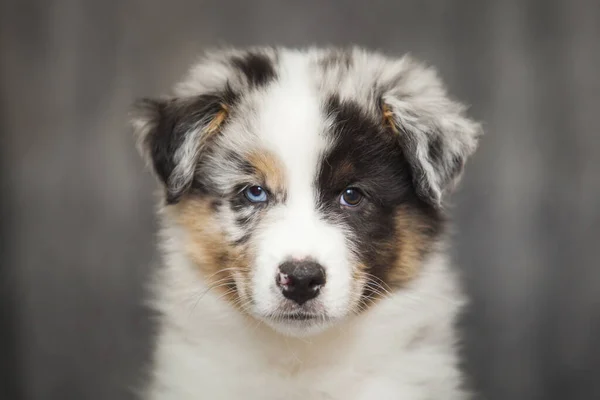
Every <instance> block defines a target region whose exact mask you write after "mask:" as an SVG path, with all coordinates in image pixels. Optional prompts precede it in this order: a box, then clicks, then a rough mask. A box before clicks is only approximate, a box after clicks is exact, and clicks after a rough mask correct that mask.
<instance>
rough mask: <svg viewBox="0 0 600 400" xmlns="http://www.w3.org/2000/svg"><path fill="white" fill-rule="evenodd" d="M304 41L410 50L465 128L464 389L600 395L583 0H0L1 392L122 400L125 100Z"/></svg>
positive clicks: (130, 266)
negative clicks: (221, 53)
mask: <svg viewBox="0 0 600 400" xmlns="http://www.w3.org/2000/svg"><path fill="white" fill-rule="evenodd" d="M313 43H316V44H348V43H356V44H360V45H365V46H368V47H371V48H379V49H383V50H385V51H386V52H389V53H391V54H401V53H404V52H406V51H410V52H412V53H413V54H414V55H415V56H418V57H419V58H422V59H424V60H426V61H428V62H430V63H433V64H435V65H436V66H438V67H439V69H440V71H441V73H442V75H443V77H444V78H445V79H446V81H447V82H448V84H449V86H450V89H451V91H452V92H453V93H454V94H455V95H456V96H457V97H459V98H460V99H462V100H464V101H466V102H468V103H470V104H471V105H472V107H471V114H472V115H473V116H474V117H476V118H478V119H480V120H483V121H484V122H485V126H486V131H487V136H486V137H485V138H484V139H483V142H482V145H481V148H480V151H479V153H477V155H476V156H475V157H474V159H473V160H472V162H471V163H470V165H469V166H468V168H467V174H466V177H465V180H464V181H463V185H462V190H461V191H460V192H459V193H458V194H457V196H456V197H455V203H456V207H455V211H456V225H457V226H456V228H457V234H456V238H455V239H456V247H455V249H456V251H455V256H456V260H457V264H458V266H459V268H461V270H462V271H463V272H464V276H465V282H466V285H467V288H468V291H469V293H470V295H471V296H472V298H473V307H472V309H471V311H470V312H469V313H468V314H467V316H466V318H465V321H464V326H465V328H464V329H465V345H466V346H465V354H466V360H467V364H466V365H467V370H468V371H469V372H470V374H471V375H472V376H473V384H474V386H475V388H477V389H478V390H479V391H480V392H481V398H482V399H498V400H506V399H510V400H520V399H523V400H525V399H527V400H530V399H544V400H553V399H593V398H600V382H599V381H598V380H597V379H598V375H600V345H598V338H600V265H599V264H600V262H599V261H598V256H597V254H596V253H597V249H598V246H600V210H599V209H600V204H599V203H600V200H599V199H600V177H599V176H598V175H599V173H600V132H599V128H598V124H597V122H596V121H597V115H598V113H599V112H600V72H599V71H600V5H599V3H598V1H597V0H589V1H562V2H561V1H551V0H504V1H492V0H471V1H466V0H465V1H461V0H449V1H429V0H427V1H423V0H407V1H392V0H390V1H379V0H370V1H361V0H354V1H346V2H342V1H339V2H331V1H322V0H305V1H303V2H294V3H292V2H283V1H275V0H272V1H268V0H262V1H245V0H238V1H197V0H189V1H179V2H177V1H171V2H165V1H149V0H148V1H143V0H137V1H135V0H123V1H91V0H90V1H66V0H65V1H49V0H38V1H35V0H21V1H18V0H13V1H2V2H0V51H1V52H0V55H1V58H0V129H1V133H2V136H1V142H0V152H1V153H0V154H1V155H2V163H1V166H2V167H3V168H2V169H1V170H0V174H2V175H1V177H2V181H1V183H2V186H1V187H2V192H1V198H0V205H1V206H2V213H1V214H0V215H1V216H2V220H1V221H0V223H1V224H2V225H1V228H2V231H1V232H0V233H2V235H0V238H1V239H2V243H1V246H2V248H0V257H2V259H0V265H1V266H2V267H3V269H2V271H0V272H1V273H2V276H1V278H2V280H1V281H0V283H1V286H0V289H1V291H0V294H1V295H2V297H3V298H2V303H1V305H2V307H1V309H0V318H1V320H0V323H2V324H3V326H2V329H1V330H0V332H2V335H0V336H1V337H0V347H1V348H0V353H1V354H2V356H0V363H2V364H0V367H2V369H0V371H3V373H2V374H3V378H7V379H4V382H6V383H7V385H6V390H9V389H10V388H11V387H12V389H13V391H12V392H10V393H11V394H8V393H9V392H4V393H7V394H6V395H4V394H3V392H2V391H0V397H1V398H2V399H5V398H6V399H17V398H19V396H18V395H17V394H18V392H20V393H21V394H22V395H23V398H24V399H26V400H64V399H90V400H100V399H111V400H118V399H128V398H131V394H130V393H129V390H128V387H130V386H131V385H132V384H134V383H135V382H136V376H138V372H139V368H140V366H141V364H142V363H143V362H144V360H145V359H146V358H147V356H148V346H149V343H150V342H149V330H150V327H151V324H150V323H149V322H148V319H147V317H148V315H147V312H145V311H144V309H143V307H142V306H141V305H140V299H141V295H142V282H143V281H144V279H145V277H146V276H147V273H148V271H149V265H150V262H151V261H152V260H153V259H154V258H155V256H154V253H153V243H154V233H153V232H154V228H155V224H154V220H153V217H152V203H153V199H152V195H151V193H152V191H153V188H154V182H153V180H152V178H151V177H150V176H149V174H147V173H146V172H144V171H143V169H142V162H141V161H140V160H139V158H138V156H137V155H136V153H135V151H134V148H133V140H132V139H131V137H130V133H129V130H128V128H127V126H126V115H125V114H126V109H127V107H128V105H129V103H130V102H131V101H132V99H133V98H134V97H136V96H140V95H156V94H159V93H163V92H165V91H166V90H167V89H168V87H169V85H170V84H171V83H173V82H174V81H175V80H176V79H178V78H179V77H180V76H181V74H182V73H183V72H184V71H185V69H186V68H187V66H188V65H189V63H190V62H192V60H193V59H194V58H195V57H196V56H197V54H198V52H199V51H201V50H202V49H204V48H206V47H209V46H214V45H217V44H233V45H239V46H243V45H251V44H283V45H307V44H313ZM9 323H10V324H9ZM4 387H5V386H4V385H2V386H0V390H3V389H4Z"/></svg>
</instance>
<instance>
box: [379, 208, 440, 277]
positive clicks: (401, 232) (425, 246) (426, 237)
mask: <svg viewBox="0 0 600 400" xmlns="http://www.w3.org/2000/svg"><path fill="white" fill-rule="evenodd" d="M395 222H396V235H397V239H396V240H397V241H398V247H397V259H396V263H395V265H394V267H393V268H392V269H391V270H390V277H389V281H390V282H393V283H395V284H403V283H405V282H408V281H410V280H411V279H413V278H415V277H416V275H417V274H418V273H419V270H420V267H421V263H422V262H423V257H424V256H425V254H426V253H427V252H428V251H429V250H430V249H431V247H432V244H433V241H434V240H435V238H434V237H432V236H433V235H432V233H433V232H432V227H431V225H430V224H429V223H428V220H427V218H426V217H425V216H423V215H421V214H420V213H418V212H416V211H414V210H411V209H409V208H408V207H401V208H400V209H399V210H398V211H397V212H396V216H395Z"/></svg>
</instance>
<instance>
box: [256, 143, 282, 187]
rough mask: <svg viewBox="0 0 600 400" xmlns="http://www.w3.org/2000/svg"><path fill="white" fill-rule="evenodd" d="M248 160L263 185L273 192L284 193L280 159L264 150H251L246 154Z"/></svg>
mask: <svg viewBox="0 0 600 400" xmlns="http://www.w3.org/2000/svg"><path fill="white" fill-rule="evenodd" d="M247 160H248V162H249V163H250V164H251V165H252V166H253V167H254V168H255V169H256V171H258V173H259V174H260V178H261V179H262V180H264V183H265V186H266V187H267V188H268V189H269V190H271V191H272V192H274V193H277V194H283V193H285V171H284V165H283V163H282V162H281V160H280V159H279V158H278V157H277V156H276V155H274V154H273V153H271V152H269V151H265V150H260V151H258V150H257V151H253V152H251V153H250V154H249V155H248V156H247Z"/></svg>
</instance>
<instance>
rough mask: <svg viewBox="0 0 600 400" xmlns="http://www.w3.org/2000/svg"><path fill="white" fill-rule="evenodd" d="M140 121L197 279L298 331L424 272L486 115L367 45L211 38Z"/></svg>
mask: <svg viewBox="0 0 600 400" xmlns="http://www.w3.org/2000/svg"><path fill="white" fill-rule="evenodd" d="M134 122H135V126H136V128H137V132H138V135H139V137H140V143H141V147H142V150H143V152H144V153H145V154H146V156H147V158H148V160H150V161H151V163H152V164H153V166H154V170H155V172H156V173H157V175H158V177H159V178H160V179H161V181H162V182H163V184H164V186H165V193H166V203H167V204H166V216H167V218H168V223H171V224H175V225H176V226H177V227H178V228H180V229H181V231H182V232H183V233H184V234H183V235H182V238H183V239H181V240H184V242H185V243H184V248H185V249H186V250H185V251H186V255H187V256H188V257H189V259H190V260H191V261H192V264H193V265H194V266H195V268H196V269H197V271H198V279H199V281H201V282H203V284H204V285H209V287H211V288H213V289H214V290H215V291H220V293H221V294H220V297H221V298H222V299H223V300H224V301H229V302H230V303H231V304H232V305H233V306H234V307H237V308H238V309H239V310H241V311H242V312H245V313H248V314H250V315H252V316H254V317H256V318H258V319H260V320H262V321H264V322H266V323H267V324H269V325H270V326H272V327H273V328H275V329H276V330H278V331H281V332H283V333H286V334H291V335H303V334H310V333H314V332H318V331H320V330H322V329H324V328H325V327H327V326H329V325H330V324H332V323H335V322H336V321H339V320H341V319H343V318H345V317H347V316H349V315H352V314H356V313H360V312H363V311H364V310H366V309H367V308H368V307H370V306H371V305H372V304H374V303H375V302H376V300H377V299H378V298H380V297H385V296H388V295H390V294H391V292H393V291H395V290H402V286H403V285H405V284H406V283H407V282H408V281H410V279H411V278H413V277H414V276H415V275H416V274H418V273H419V269H420V264H421V262H422V259H423V257H424V256H425V255H426V254H427V253H428V252H429V251H430V249H431V248H432V246H433V244H434V243H435V241H436V239H437V236H438V234H439V233H440V230H441V225H442V218H441V214H440V201H441V196H442V194H443V193H444V192H445V191H446V190H447V189H448V187H449V186H450V185H451V184H452V182H454V181H456V179H457V177H458V175H459V174H460V172H461V170H462V166H463V164H464V162H465V159H466V157H467V156H468V154H470V153H471V152H472V151H473V149H474V147H475V141H476V136H477V135H478V131H479V129H478V126H477V125H476V124H474V123H472V122H470V121H469V120H467V119H466V118H465V117H463V115H462V109H461V107H460V106H459V105H457V104H456V103H453V102H451V101H450V100H448V99H447V98H446V96H445V93H444V90H443V89H442V87H441V86H440V84H439V82H438V80H437V79H436V77H435V75H434V74H433V72H432V71H431V70H426V69H424V68H423V67H421V66H420V65H418V64H415V63H414V62H412V61H410V60H408V59H406V58H404V59H401V60H396V61H394V60H388V59H386V58H383V57H382V56H380V55H377V54H368V53H365V52H363V51H361V50H358V49H355V50H351V51H347V52H342V51H318V50H312V51H308V52H293V51H288V50H273V49H257V50H251V51H248V52H235V51H234V52H226V53H219V54H213V55H211V56H208V57H207V59H206V60H205V61H204V62H202V63H200V64H199V65H198V66H196V67H195V68H194V69H193V70H192V72H191V73H190V76H189V77H188V78H187V79H186V80H185V81H184V83H183V84H181V85H180V86H179V87H178V94H177V96H176V97H175V98H172V99H169V100H164V101H144V102H142V103H140V107H138V117H137V118H136V119H135V120H134ZM199 285H200V283H199Z"/></svg>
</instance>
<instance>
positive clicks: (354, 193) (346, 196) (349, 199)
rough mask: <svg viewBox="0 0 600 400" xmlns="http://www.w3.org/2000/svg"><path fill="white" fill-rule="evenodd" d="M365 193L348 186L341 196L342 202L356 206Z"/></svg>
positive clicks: (348, 205) (347, 205) (349, 205)
mask: <svg viewBox="0 0 600 400" xmlns="http://www.w3.org/2000/svg"><path fill="white" fill-rule="evenodd" d="M363 197H364V196H363V194H362V193H361V192H360V190H358V189H355V188H348V189H346V190H344V191H343V192H342V195H341V196H340V204H341V205H343V206H346V207H356V206H357V205H359V204H360V202H361V201H362V199H363Z"/></svg>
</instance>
